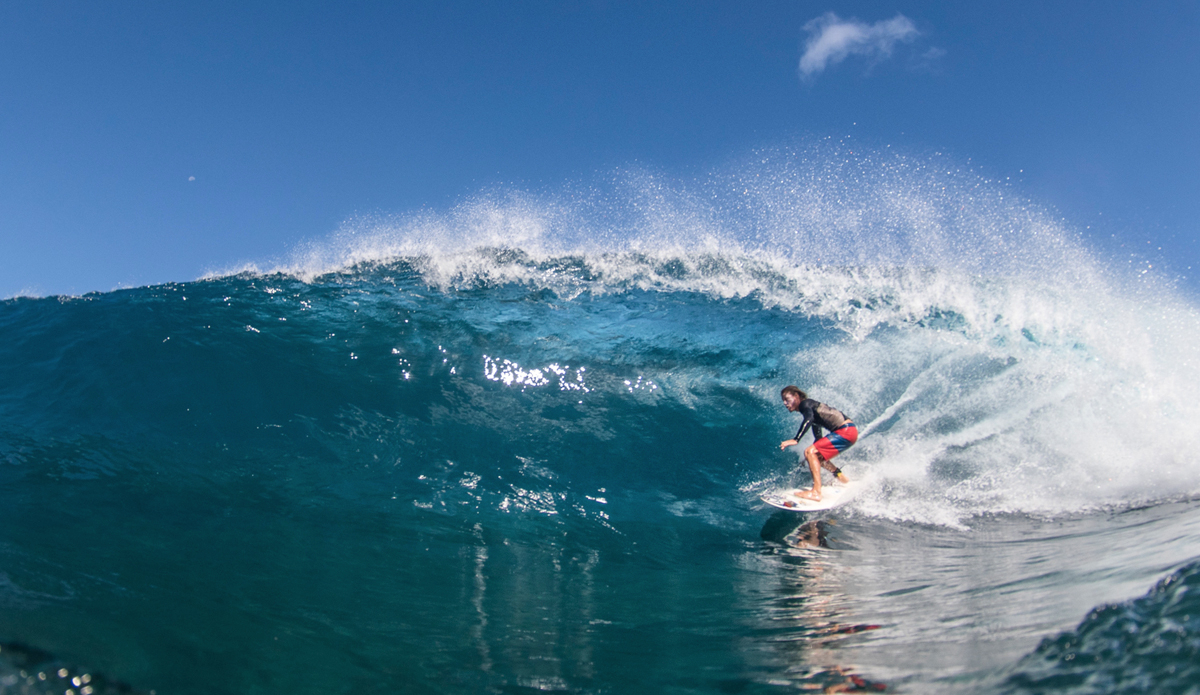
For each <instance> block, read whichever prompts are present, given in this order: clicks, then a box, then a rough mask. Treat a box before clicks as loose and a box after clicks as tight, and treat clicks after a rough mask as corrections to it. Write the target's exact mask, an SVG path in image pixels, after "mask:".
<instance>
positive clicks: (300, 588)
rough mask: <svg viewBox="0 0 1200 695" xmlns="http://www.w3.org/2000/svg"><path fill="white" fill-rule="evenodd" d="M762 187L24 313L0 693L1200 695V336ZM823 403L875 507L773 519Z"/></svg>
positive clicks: (428, 224)
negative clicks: (793, 407) (794, 390)
mask: <svg viewBox="0 0 1200 695" xmlns="http://www.w3.org/2000/svg"><path fill="white" fill-rule="evenodd" d="M1146 270H1147V269H1146V268H1143V267H1141V266H1139V265H1137V264H1131V263H1129V262H1128V259H1115V258H1111V257H1106V256H1104V255H1103V254H1101V253H1099V252H1097V251H1095V250H1093V249H1091V248H1089V247H1088V246H1087V245H1086V244H1085V243H1084V242H1083V241H1082V240H1080V239H1079V238H1078V237H1077V236H1076V235H1075V234H1074V233H1073V232H1072V231H1071V229H1070V227H1069V225H1068V224H1067V223H1065V222H1063V221H1062V220H1060V219H1057V218H1055V217H1054V216H1053V215H1051V214H1050V213H1049V212H1047V211H1045V210H1043V209H1041V208H1039V207H1038V206H1037V205H1035V204H1033V203H1031V202H1029V201H1028V200H1025V199H1022V198H1021V197H1020V196H1018V195H1016V194H1015V193H1013V191H1012V190H1011V189H1010V188H1009V187H1007V186H1005V185H1003V184H1002V183H999V182H995V181H990V180H988V179H986V178H984V177H981V176H979V175H977V174H975V173H973V172H971V171H969V170H966V169H964V168H962V167H961V166H956V165H955V164H954V163H953V162H949V161H948V159H947V158H943V157H940V156H936V155H931V156H928V157H924V158H921V157H912V156H904V155H899V154H893V153H891V152H889V151H887V150H886V149H885V150H883V151H874V152H866V153H864V152H861V151H858V150H854V151H852V148H851V147H850V146H849V145H847V144H845V143H823V144H819V145H817V146H809V147H796V148H781V149H778V150H769V151H761V152H756V153H754V154H753V155H752V156H749V157H746V158H744V159H743V160H740V161H737V162H733V163H731V164H729V165H726V166H725V167H723V168H722V169H720V171H717V172H715V173H710V174H707V175H705V176H703V177H698V178H696V179H693V180H689V181H687V182H679V181H673V180H670V179H667V178H666V177H662V176H657V175H654V174H650V173H645V172H633V173H630V172H624V173H621V174H619V175H614V176H613V177H612V178H611V179H610V180H606V181H603V182H601V183H598V184H597V183H592V184H589V185H587V186H583V185H578V186H564V187H562V188H561V189H559V190H556V191H553V192H549V193H542V194H530V193H515V192H511V191H491V192H485V193H482V194H480V195H479V196H477V197H476V198H473V199H471V200H469V201H466V202H464V203H463V204H461V205H459V206H458V207H456V208H454V209H452V210H448V211H444V212H430V213H423V214H418V215H410V216H404V217H380V218H360V219H357V220H355V221H352V222H350V223H348V224H347V225H346V227H345V228H344V229H343V230H341V231H340V232H339V233H337V234H335V235H333V236H332V237H330V238H329V239H325V240H320V241H316V242H312V243H309V244H306V245H303V246H302V247H300V248H298V249H296V250H295V251H294V252H293V253H291V254H290V255H288V256H287V257H285V258H282V259H280V260H278V261H276V262H272V263H264V264H260V265H259V266H255V267H246V268H241V269H234V270H231V271H229V272H218V273H213V274H212V275H211V276H209V277H206V278H203V279H200V280H197V281H194V282H183V283H173V284H166V285H159V286H153V287H140V288H131V289H123V290H117V291H113V292H106V293H96V294H89V295H85V296H81V297H43V298H15V299H9V300H6V301H3V302H0V327H2V329H3V334H4V336H5V340H4V341H3V342H2V343H0V497H2V498H3V504H0V693H18V692H21V693H26V692H29V693H32V692H37V693H41V692H46V693H51V692H55V693H62V692H67V693H93V692H96V693H98V692H122V691H128V690H133V691H136V692H154V693H161V694H169V693H350V692H404V693H480V692H492V693H522V692H535V691H549V692H569V693H640V692H645V693H776V692H792V691H796V690H802V691H807V690H829V691H842V690H850V691H855V690H861V691H888V692H912V693H916V692H920V693H931V692H932V693H941V692H944V693H959V692H979V693H1120V692H1129V693H1133V692H1138V693H1142V692H1171V693H1196V692H1200V685H1198V684H1200V465H1198V463H1200V461H1198V457H1197V453H1196V452H1197V451H1198V448H1197V445H1198V444H1200V441H1198V440H1200V426H1198V425H1197V423H1198V422H1200V405H1198V404H1197V399H1196V398H1195V396H1194V392H1195V389H1196V387H1197V386H1198V385H1200V348H1197V345H1200V315H1198V312H1197V307H1196V305H1195V302H1194V299H1192V298H1189V297H1188V296H1186V295H1184V294H1182V293H1180V292H1178V291H1176V290H1175V289H1173V288H1172V287H1171V286H1170V285H1169V284H1167V283H1164V282H1161V281H1160V280H1158V279H1156V276H1155V274H1154V273H1153V272H1145V271H1146ZM789 383H794V384H797V385H799V386H801V387H802V388H804V389H805V390H807V391H808V392H809V393H810V394H811V395H813V396H814V397H816V398H818V399H820V400H823V401H826V402H828V403H830V404H832V405H834V406H836V407H838V408H840V409H842V410H843V411H845V412H846V413H847V414H849V415H850V416H851V417H852V418H854V419H855V421H856V422H857V423H858V424H859V426H860V431H861V438H860V440H859V443H858V444H857V445H856V446H854V447H853V448H851V449H850V450H849V451H848V452H847V453H846V454H845V455H844V456H843V458H841V459H839V463H840V464H841V465H842V466H843V468H844V470H845V471H846V472H847V473H848V474H849V475H851V476H852V477H859V478H863V479H865V480H866V481H867V488H866V491H865V492H864V493H863V494H861V495H860V496H859V497H858V498H856V499H855V500H854V501H853V502H852V503H851V504H849V505H847V506H845V507H842V508H839V509H836V510H832V511H829V512H823V513H820V514H812V515H802V514H794V513H790V512H777V511H775V510H772V509H771V508H768V507H766V506H765V505H763V504H762V503H761V502H760V501H759V500H758V495H759V494H760V493H761V492H762V491H764V490H766V489H769V488H773V487H776V486H780V485H785V484H792V483H804V482H805V481H806V477H807V473H806V472H804V471H803V470H802V469H801V467H800V466H799V463H800V462H799V460H798V458H797V452H796V451H795V450H789V451H788V452H781V451H779V448H778V444H779V442H780V441H781V440H783V439H785V438H787V437H790V436H791V434H792V433H794V431H795V428H796V425H797V422H796V420H795V416H794V415H792V414H789V413H787V412H786V411H785V410H784V409H783V408H782V406H781V405H780V402H779V395H778V394H779V389H780V388H781V387H782V386H784V385H786V384H789Z"/></svg>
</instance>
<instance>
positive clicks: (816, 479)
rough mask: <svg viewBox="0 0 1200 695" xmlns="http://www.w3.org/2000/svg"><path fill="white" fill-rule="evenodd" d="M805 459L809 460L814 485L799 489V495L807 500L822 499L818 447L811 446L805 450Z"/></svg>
mask: <svg viewBox="0 0 1200 695" xmlns="http://www.w3.org/2000/svg"><path fill="white" fill-rule="evenodd" d="M804 460H806V461H808V470H809V471H810V472H811V473H812V479H813V485H812V489H809V490H799V491H797V492H796V496H797V497H802V498H804V499H806V500H812V501H814V502H820V501H821V455H820V454H819V453H817V447H815V446H809V447H808V448H807V449H805V450H804Z"/></svg>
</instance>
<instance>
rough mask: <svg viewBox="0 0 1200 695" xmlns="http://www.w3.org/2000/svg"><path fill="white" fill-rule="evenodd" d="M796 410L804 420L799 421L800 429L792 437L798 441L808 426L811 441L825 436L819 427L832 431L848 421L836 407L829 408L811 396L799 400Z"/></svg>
mask: <svg viewBox="0 0 1200 695" xmlns="http://www.w3.org/2000/svg"><path fill="white" fill-rule="evenodd" d="M796 412H797V413H800V414H801V415H802V416H804V422H802V423H800V429H799V430H798V431H797V432H796V436H795V437H793V439H795V440H796V441H797V442H798V441H800V438H801V437H803V436H804V433H805V432H807V431H808V428H809V427H811V428H812V431H813V441H816V440H818V439H820V438H821V437H824V436H825V433H824V432H822V431H821V428H825V429H827V430H829V431H830V432H832V431H834V430H836V429H837V428H839V427H841V426H842V425H844V424H846V423H847V422H850V418H848V417H846V416H845V415H843V414H842V411H840V410H838V409H837V408H831V407H829V406H827V405H825V404H824V403H822V402H820V401H818V400H814V399H812V398H808V399H805V400H803V401H800V407H799V408H796Z"/></svg>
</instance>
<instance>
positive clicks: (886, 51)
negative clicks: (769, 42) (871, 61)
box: [800, 12, 921, 78]
mask: <svg viewBox="0 0 1200 695" xmlns="http://www.w3.org/2000/svg"><path fill="white" fill-rule="evenodd" d="M804 30H805V31H807V32H808V33H809V37H808V42H807V43H806V44H805V45H804V55H802V56H801V57H800V74H801V75H802V76H804V77H805V78H812V77H813V76H814V75H816V74H817V73H820V72H822V71H823V70H825V68H826V67H827V66H829V65H833V64H837V63H840V62H842V61H843V60H845V59H846V57H847V56H850V55H864V56H882V57H886V56H890V55H891V54H892V47H893V46H895V45H896V43H897V42H900V41H912V40H913V39H915V38H916V37H917V36H919V35H920V33H921V32H919V31H917V26H916V25H915V24H913V21H912V20H911V19H909V18H908V17H905V16H904V15H902V14H898V15H896V16H895V17H893V18H891V19H888V20H883V21H879V22H875V23H874V24H867V23H866V22H860V21H858V20H854V19H850V20H843V19H841V18H840V17H838V16H837V15H836V14H834V13H832V12H826V13H825V14H823V15H821V16H820V17H817V18H816V19H814V20H811V21H809V22H808V23H807V24H805V25H804Z"/></svg>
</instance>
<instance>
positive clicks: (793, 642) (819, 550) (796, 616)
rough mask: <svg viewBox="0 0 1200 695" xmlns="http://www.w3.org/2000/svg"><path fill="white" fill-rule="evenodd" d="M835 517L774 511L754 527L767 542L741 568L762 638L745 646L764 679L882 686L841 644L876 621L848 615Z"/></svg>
mask: <svg viewBox="0 0 1200 695" xmlns="http://www.w3.org/2000/svg"><path fill="white" fill-rule="evenodd" d="M836 525H837V522H836V521H835V520H833V519H815V520H811V519H806V518H805V515H803V514H797V513H794V512H783V511H781V512H777V513H775V514H772V515H771V517H770V518H768V519H767V521H766V523H765V524H764V525H763V528H762V531H761V532H760V535H761V537H762V538H763V540H764V541H767V545H765V546H764V547H763V548H762V549H761V550H760V552H759V553H758V554H757V555H756V557H755V558H754V561H755V562H757V563H758V564H759V565H760V567H761V569H760V571H758V572H755V573H747V574H746V577H754V579H755V581H754V585H753V586H745V587H743V591H744V593H745V595H746V596H747V598H748V599H749V600H750V601H751V602H752V603H753V605H754V611H755V613H756V616H755V617H756V619H757V623H758V624H757V625H756V626H755V628H756V629H755V630H754V633H755V637H756V638H757V639H758V640H759V641H760V642H761V644H759V645H757V646H755V647H754V648H753V649H752V650H751V651H752V653H753V654H756V655H757V657H758V659H759V660H760V661H761V663H760V664H759V667H760V668H761V669H762V671H763V675H764V680H765V682H766V683H768V684H771V685H775V686H784V685H786V686H792V687H797V688H800V689H802V690H819V691H821V692H829V693H836V692H854V691H881V690H885V689H886V688H887V686H886V684H884V683H881V682H878V681H875V680H873V679H871V678H868V677H867V676H864V675H863V674H861V673H859V672H858V670H857V668H856V667H855V666H853V665H850V664H848V663H847V660H846V654H845V653H843V651H842V649H841V647H842V645H843V643H844V642H846V641H847V640H848V639H861V638H856V637H852V636H854V635H858V634H859V633H864V632H869V631H874V630H877V629H879V627H880V626H879V625H874V624H865V623H855V622H852V621H849V620H848V615H849V612H848V610H847V609H848V607H849V606H850V604H851V603H852V598H851V596H850V594H849V593H848V592H847V589H846V586H845V574H846V572H847V571H848V567H847V565H846V564H845V559H844V558H843V557H841V556H840V553H839V548H841V547H845V546H844V543H843V542H842V541H840V540H839V539H838V538H837V537H836V534H834V533H833V532H834V531H835V530H836ZM764 647H765V648H764Z"/></svg>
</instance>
